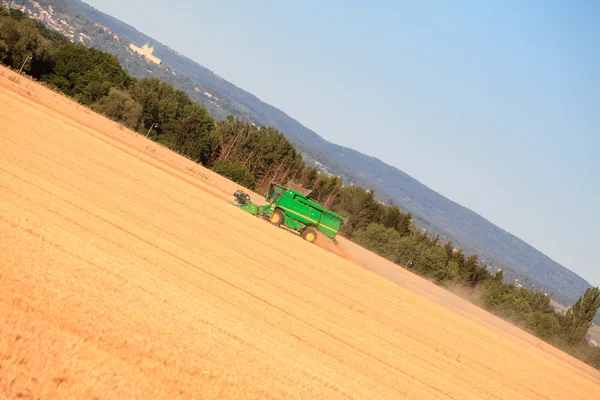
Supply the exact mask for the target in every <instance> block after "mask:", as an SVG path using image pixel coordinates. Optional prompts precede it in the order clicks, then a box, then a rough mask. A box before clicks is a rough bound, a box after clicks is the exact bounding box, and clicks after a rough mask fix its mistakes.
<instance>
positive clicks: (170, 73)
mask: <svg viewBox="0 0 600 400" xmlns="http://www.w3.org/2000/svg"><path fill="white" fill-rule="evenodd" d="M1 2H2V1H0V3H1ZM16 3H19V4H23V5H24V6H25V7H27V8H28V9H31V8H35V7H34V6H32V3H31V2H30V1H28V0H20V1H16ZM38 4H39V6H40V7H42V8H46V9H47V7H48V5H50V4H51V5H52V6H53V7H54V12H55V13H57V14H60V16H61V18H63V17H64V19H65V20H66V21H67V23H68V24H69V26H72V27H73V28H74V31H75V34H74V38H73V40H74V41H81V42H83V43H84V44H86V45H88V46H91V47H96V48H99V49H101V50H104V51H107V52H109V53H111V54H114V55H115V56H116V57H117V58H118V59H119V61H120V62H121V63H122V65H123V66H124V67H125V68H126V69H127V70H128V72H129V73H130V74H132V75H134V76H136V77H139V78H143V77H148V76H156V77H159V78H161V79H164V80H166V81H168V82H170V83H171V84H173V85H174V86H175V87H176V88H177V89H181V90H183V91H185V92H186V93H187V94H188V95H189V96H190V97H191V98H192V99H193V100H195V101H198V102H199V103H201V104H202V105H204V106H205V107H206V108H207V109H208V110H209V111H210V112H211V114H213V116H214V117H215V118H217V119H223V118H225V117H226V116H227V115H228V114H232V115H234V116H237V117H240V118H243V119H245V120H249V121H252V122H254V123H255V124H257V125H270V126H273V127H276V128H277V129H279V130H280V131H282V132H283V133H284V134H285V135H286V136H287V137H288V138H289V139H290V140H291V141H292V142H293V143H294V144H295V145H296V146H297V148H298V150H300V151H301V152H302V153H303V155H304V156H305V159H306V160H307V161H308V162H309V163H311V164H313V165H315V166H317V167H318V168H319V169H320V170H321V171H323V172H325V173H330V174H335V175H340V176H341V177H342V178H343V179H344V182H345V183H350V184H357V185H361V186H364V187H368V188H372V189H375V191H376V193H377V194H378V197H379V199H380V200H382V201H384V202H386V203H388V204H392V203H394V204H398V205H399V206H400V207H401V208H402V209H404V210H407V211H410V212H411V213H412V215H413V217H414V222H415V223H416V224H417V225H418V226H420V227H423V228H424V229H426V230H427V231H428V232H430V233H431V234H433V235H435V234H439V235H440V237H441V238H442V239H443V240H451V241H452V242H453V243H454V244H455V247H461V248H463V249H464V250H465V252H466V253H469V254H470V253H477V254H479V255H480V257H481V259H483V260H485V263H488V264H490V265H494V266H496V267H502V268H504V270H505V280H514V279H515V278H518V279H520V283H521V284H523V285H524V286H527V287H534V288H537V289H540V290H543V291H545V292H547V293H549V294H552V296H553V297H554V298H555V299H556V300H558V301H559V302H561V303H563V304H571V303H573V302H574V301H575V300H576V299H577V298H578V297H579V296H580V295H581V294H583V292H584V291H585V289H586V288H588V287H590V286H591V285H590V284H589V283H588V282H586V281H585V280H584V279H583V278H581V277H580V276H578V275H577V274H575V273H574V272H572V271H570V270H568V269H567V268H565V267H563V266H562V265H560V264H558V263H557V262H555V261H553V260H551V259H550V258H549V257H547V256H546V255H544V254H542V253H541V252H539V251H538V250H536V249H535V248H533V247H532V246H530V245H528V244H527V243H525V242H524V241H522V240H521V239H519V238H517V237H516V236H514V235H512V234H510V233H508V232H506V231H504V230H503V229H501V228H499V227H498V226H496V225H494V224H492V223H491V222H489V221H488V220H486V219H485V218H483V217H482V216H480V215H478V214H477V213H475V212H473V211H471V210H469V209H467V208H465V207H462V206H461V205H459V204H457V203H455V202H453V201H451V200H449V199H447V198H445V197H444V196H442V195H441V194H439V193H437V192H435V191H433V190H431V189H430V188H428V187H427V186H425V185H423V184H421V183H420V182H418V181H417V180H415V179H413V178H412V177H410V176H409V175H407V174H406V173H404V172H402V171H400V170H399V169H397V168H395V167H392V166H390V165H387V164H385V163H383V162H382V161H380V160H378V159H376V158H374V157H370V156H367V155H365V154H362V153H360V152H358V151H356V150H352V149H349V148H345V147H343V146H339V145H337V144H334V143H330V142H328V141H326V140H324V139H323V138H322V137H320V136H319V135H317V134H316V133H315V132H313V131H311V130H310V129H308V128H306V127H305V126H303V125H302V124H301V123H299V122H298V121H296V120H295V119H293V118H291V117H290V116H288V115H287V114H285V113H284V112H283V111H281V110H279V109H277V108H276V107H273V106H271V105H269V104H267V103H265V102H263V101H261V100H260V99H258V98H257V97H256V96H254V95H252V94H251V93H248V92H246V91H245V90H243V89H241V88H239V87H237V86H235V85H234V84H232V83H230V82H228V81H226V80H224V79H222V78H221V77H219V76H218V75H216V74H215V73H213V72H212V71H210V70H208V69H207V68H205V67H203V66H201V65H199V64H198V63H196V62H195V61H193V60H190V59H189V58H187V57H185V56H184V55H182V54H179V53H177V52H176V51H174V50H172V49H171V48H169V47H167V46H165V45H163V44H161V43H160V42H157V41H156V40H154V39H152V38H151V37H149V36H147V35H145V34H143V33H141V32H139V31H137V30H136V29H135V28H133V27H131V26H129V25H127V24H125V23H123V22H121V21H119V20H117V19H115V18H113V17H111V16H109V15H106V14H104V13H102V12H100V11H98V10H96V9H94V8H93V7H91V6H89V5H87V4H86V3H83V2H81V1H79V0H55V1H50V0H38ZM34 17H35V15H34ZM46 22H47V21H46ZM81 34H83V35H84V36H82V35H81ZM115 37H116V39H115ZM130 43H133V44H135V45H136V46H138V47H141V46H143V45H145V44H147V43H150V44H151V45H153V46H154V52H153V55H154V56H156V57H158V58H159V59H161V60H162V64H161V65H156V64H154V63H151V62H147V61H146V60H145V59H144V58H143V57H142V56H140V55H138V54H136V53H134V52H132V51H131V50H130V49H129V47H128V46H129V44H130Z"/></svg>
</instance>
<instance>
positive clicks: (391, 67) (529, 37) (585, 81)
mask: <svg viewBox="0 0 600 400" xmlns="http://www.w3.org/2000/svg"><path fill="white" fill-rule="evenodd" d="M88 3H90V4H91V5H93V6H94V7H96V8H98V9H99V10H101V11H104V12H106V13H108V14H110V15H113V16H114V17H117V18H119V19H121V20H122V21H124V22H126V23H128V24H130V25H132V26H134V27H135V28H137V29H138V30H140V31H142V32H144V33H146V34H148V35H149V36H152V37H154V38H156V39H157V40H159V41H161V42H162V43H164V44H166V45H168V46H170V47H171V48H173V49H175V50H177V51H179V52H180V53H183V54H185V55H186V56H188V57H189V58H191V59H193V60H195V61H197V62H199V63H200V64H202V65H204V66H206V67H207V68H209V69H211V70H212V71H214V72H215V73H217V74H218V75H220V76H222V77H223V78H225V79H227V80H229V81H231V82H233V83H234V84H236V85H237V86H239V87H241V88H243V89H245V90H247V91H249V92H251V93H253V94H255V95H256V96H258V97H259V98H260V99H261V100H263V101H265V102H267V103H270V104H272V105H274V106H276V107H278V108H280V109H281V110H283V111H284V112H286V113H287V114H288V115H290V116H292V117H294V118H296V119H297V120H298V121H300V122H301V123H302V124H304V125H305V126H307V127H309V128H311V129H313V130H314V131H315V132H317V133H318V134H319V135H321V136H323V137H324V138H325V139H327V140H330V141H332V142H335V143H338V144H341V145H344V146H348V147H352V148H354V149H357V150H359V151H361V152H363V153H366V154H369V155H372V156H375V157H377V158H379V159H381V160H383V161H385V162H386V163H389V164H391V165H394V166H396V167H398V168H399V169H401V170H403V171H405V172H406V173H408V174H410V175H412V176H413V177H415V178H416V179H418V180H420V181H421V182H423V183H424V184H426V185H428V186H429V187H431V188H432V189H434V190H436V191H438V192H440V193H441V194H443V195H445V196H446V197H448V198H450V199H452V200H454V201H456V202H458V203H460V204H462V205H464V206H466V207H469V208H471V209H473V210H474V211H476V212H478V213H480V214H481V215H483V216H484V217H486V218H487V219H489V220H490V221H492V222H494V223H495V224H497V225H499V226H500V227H502V228H503V229H505V230H507V231H509V232H511V233H513V234H515V235H517V236H518V237H520V238H522V239H523V240H525V241H527V242H528V243H530V244H531V245H533V246H534V247H536V248H537V249H539V250H541V251H542V252H544V253H546V254H547V255H549V256H550V257H551V258H553V259H555V260H556V261H558V262H560V263H561V264H563V265H565V266H566V267H567V268H569V269H571V270H573V271H575V272H577V273H579V274H580V275H581V276H583V277H584V278H586V279H587V280H588V281H590V283H592V284H593V285H600V245H599V243H600V234H599V233H598V226H599V225H600V211H599V209H598V207H600V78H599V73H600V24H598V21H600V2H596V1H572V2H568V1H563V2H558V1H533V0H531V1H526V2H523V1H497V2H481V1H470V2H469V1H464V2H460V1H459V2H445V1H419V2H417V1H414V2H401V1H373V2H365V1H361V2H357V1H327V2H319V1H302V2H287V1H283V2H282V1H252V2H248V1H242V0H239V1H225V0H222V1H205V2H196V1H192V0H179V1H176V2H164V1H163V2H158V1H142V0H129V1H127V2H124V1H121V0H119V1H117V0H89V1H88Z"/></svg>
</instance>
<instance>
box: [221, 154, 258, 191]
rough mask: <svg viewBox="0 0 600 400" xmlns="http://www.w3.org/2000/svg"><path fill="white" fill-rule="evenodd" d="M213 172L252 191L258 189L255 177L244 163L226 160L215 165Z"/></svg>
mask: <svg viewBox="0 0 600 400" xmlns="http://www.w3.org/2000/svg"><path fill="white" fill-rule="evenodd" d="M213 171H215V172H216V173H217V174H219V175H222V176H224V177H226V178H229V179H231V180H232V181H234V182H236V183H239V184H240V185H242V186H244V187H246V188H248V189H250V190H254V188H255V187H256V181H255V180H254V177H253V176H252V174H251V173H250V171H248V168H246V166H245V165H244V164H243V163H240V162H237V161H231V160H228V159H226V158H224V159H221V160H219V161H217V162H216V163H215V166H214V167H213Z"/></svg>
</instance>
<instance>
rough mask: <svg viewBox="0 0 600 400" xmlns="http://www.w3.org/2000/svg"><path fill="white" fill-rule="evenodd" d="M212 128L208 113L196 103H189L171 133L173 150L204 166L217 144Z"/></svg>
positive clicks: (217, 139) (216, 137)
mask: <svg viewBox="0 0 600 400" xmlns="http://www.w3.org/2000/svg"><path fill="white" fill-rule="evenodd" d="M213 126H214V121H213V119H212V117H211V116H210V114H209V113H208V111H207V110H206V109H205V108H204V107H202V106H201V105H200V104H198V103H190V104H189V105H187V106H185V109H184V110H183V113H182V120H181V122H180V123H179V125H178V126H177V128H176V129H175V131H174V133H173V135H174V139H175V148H176V149H177V151H179V152H180V153H181V154H184V155H186V156H188V157H190V158H191V159H192V160H194V161H196V162H200V163H202V164H204V165H206V164H207V163H208V161H209V160H210V156H211V153H212V152H213V150H214V149H215V148H216V146H218V144H219V138H218V136H217V134H216V133H215V132H214V131H213Z"/></svg>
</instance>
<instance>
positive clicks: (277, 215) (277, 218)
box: [269, 210, 283, 226]
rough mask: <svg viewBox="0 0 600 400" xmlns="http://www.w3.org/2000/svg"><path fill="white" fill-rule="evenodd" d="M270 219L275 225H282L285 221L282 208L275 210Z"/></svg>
mask: <svg viewBox="0 0 600 400" xmlns="http://www.w3.org/2000/svg"><path fill="white" fill-rule="evenodd" d="M269 221H271V223H272V224H273V225H275V226H280V225H281V224H282V223H283V213H282V212H281V211H280V210H275V211H273V214H272V215H271V218H269Z"/></svg>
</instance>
